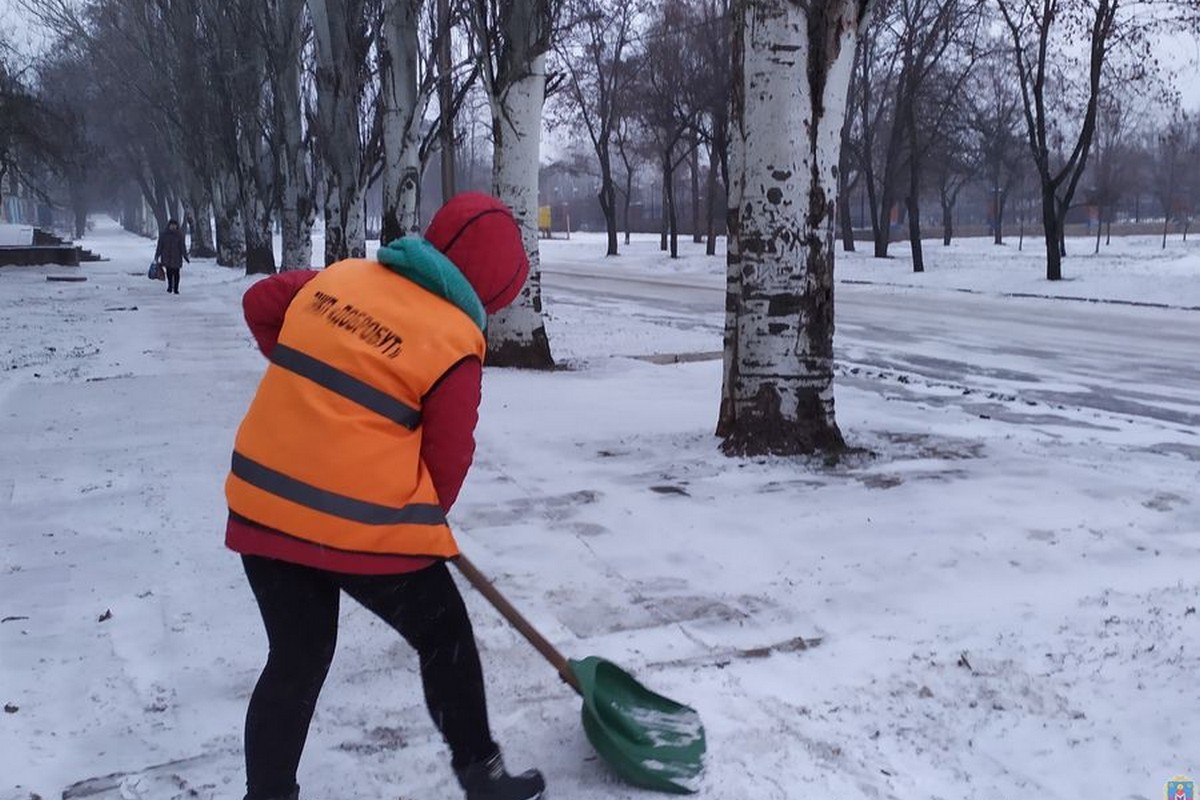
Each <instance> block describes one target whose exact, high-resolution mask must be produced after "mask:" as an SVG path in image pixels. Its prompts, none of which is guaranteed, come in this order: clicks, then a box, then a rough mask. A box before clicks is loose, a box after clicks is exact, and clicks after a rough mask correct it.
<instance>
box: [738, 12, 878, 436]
mask: <svg viewBox="0 0 1200 800" xmlns="http://www.w3.org/2000/svg"><path fill="white" fill-rule="evenodd" d="M869 2H870V0H830V1H829V2H826V3H812V4H808V5H807V6H805V5H802V4H798V3H794V2H790V0H739V2H736V3H735V4H734V10H733V70H734V80H733V91H732V98H731V108H732V119H731V122H732V138H731V142H730V144H731V147H730V187H729V195H730V196H729V244H728V260H727V263H728V294H727V299H726V322H725V364H724V384H723V386H722V390H721V407H720V415H719V421H718V425H717V435H719V436H721V437H722V438H723V439H724V449H725V451H726V452H727V453H729V454H743V455H750V454H762V453H773V454H795V453H809V452H813V451H818V450H824V451H838V450H840V449H842V448H843V447H844V446H845V445H844V442H843V440H842V435H841V432H840V431H839V430H838V426H837V422H836V420H835V417H834V405H833V371H834V362H833V255H834V223H835V219H836V214H835V202H834V200H835V197H836V194H837V164H838V156H839V148H840V144H841V130H842V123H843V119H844V116H845V113H846V96H847V90H848V87H849V81H850V71H851V69H852V66H853V61H854V46H855V41H856V38H857V35H858V33H859V30H860V28H861V26H862V24H863V20H864V18H865V14H866V10H867V5H868V3H869Z"/></svg>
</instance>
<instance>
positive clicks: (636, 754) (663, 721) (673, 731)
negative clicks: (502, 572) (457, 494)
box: [454, 555, 704, 794]
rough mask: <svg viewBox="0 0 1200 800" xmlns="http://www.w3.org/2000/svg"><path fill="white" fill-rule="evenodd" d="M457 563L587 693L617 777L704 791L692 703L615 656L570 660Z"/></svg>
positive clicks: (593, 737)
mask: <svg viewBox="0 0 1200 800" xmlns="http://www.w3.org/2000/svg"><path fill="white" fill-rule="evenodd" d="M454 564H455V566H457V567H458V570H459V572H461V573H462V574H463V577H465V578H466V579H467V580H468V581H470V583H471V585H472V586H474V587H475V589H476V590H478V591H479V593H480V594H482V595H483V596H484V597H486V598H487V600H488V602H490V603H491V604H492V605H493V606H494V607H495V608H496V610H497V611H499V612H500V614H501V615H502V616H503V617H504V618H505V619H506V620H508V621H509V623H511V624H512V626H513V627H514V628H516V629H517V630H518V631H519V632H520V633H521V635H522V636H524V637H525V638H526V639H528V640H529V643H530V644H532V645H533V646H534V647H535V648H536V649H537V651H538V652H539V653H541V654H542V655H543V656H544V657H545V658H546V660H547V661H549V662H550V663H551V664H552V665H553V666H554V668H555V669H557V670H558V674H559V675H560V676H562V679H563V680H564V681H566V682H567V683H568V684H569V685H570V686H571V688H572V689H574V690H575V691H576V692H578V693H579V696H580V697H582V698H583V709H582V710H581V712H580V713H581V716H582V718H583V730H584V732H585V733H586V734H587V738H588V741H590V742H591V743H592V747H594V748H596V752H597V753H599V754H600V756H601V757H602V758H603V759H604V760H605V761H607V762H608V764H609V766H611V767H612V768H613V770H614V771H615V772H616V773H617V774H618V775H620V776H621V777H622V778H624V779H625V780H627V781H629V782H630V783H632V784H634V785H635V786H641V787H643V788H646V789H655V790H657V791H660V792H670V793H672V794H690V793H692V792H695V791H696V790H697V789H699V783H700V773H701V772H702V771H703V770H704V725H703V724H702V723H701V722H700V715H699V714H697V713H696V711H695V709H692V708H689V707H687V706H685V705H681V704H680V703H676V702H675V701H674V700H670V699H668V698H666V697H663V696H662V695H659V694H655V693H654V692H652V691H650V690H649V689H647V688H646V687H644V686H642V685H641V684H640V683H638V682H637V681H636V680H634V679H633V676H631V675H629V673H627V672H625V671H624V670H622V669H621V668H620V667H618V666H617V665H616V664H613V663H612V662H610V661H605V660H604V659H602V658H597V657H596V656H588V657H587V658H584V659H580V660H578V661H577V660H575V659H571V660H570V661H568V660H567V659H566V658H564V657H563V655H562V654H561V653H559V652H558V650H556V649H554V645H552V644H550V642H548V641H546V639H545V637H543V636H542V635H541V634H540V633H538V632H537V630H536V629H534V627H533V626H532V625H530V624H529V621H528V620H526V619H525V618H524V617H523V616H521V614H520V612H518V611H517V610H516V609H515V608H513V606H512V604H511V603H509V602H508V600H506V599H505V598H504V595H502V594H500V591H499V590H498V589H496V587H495V586H493V585H492V583H491V581H489V580H488V579H487V578H486V577H484V575H483V573H481V572H480V571H479V570H478V569H476V568H475V565H474V564H472V563H471V562H470V560H468V559H467V557H466V556H463V555H459V556H458V557H456V558H455V559H454Z"/></svg>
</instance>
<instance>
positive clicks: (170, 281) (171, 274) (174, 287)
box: [166, 267, 179, 294]
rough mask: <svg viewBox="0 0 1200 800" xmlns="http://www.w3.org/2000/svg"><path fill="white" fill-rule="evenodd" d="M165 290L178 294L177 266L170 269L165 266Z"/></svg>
mask: <svg viewBox="0 0 1200 800" xmlns="http://www.w3.org/2000/svg"><path fill="white" fill-rule="evenodd" d="M166 272H167V291H168V292H174V293H175V294H179V267H176V268H174V269H171V268H170V267H167V269H166Z"/></svg>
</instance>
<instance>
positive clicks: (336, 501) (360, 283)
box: [225, 259, 486, 558]
mask: <svg viewBox="0 0 1200 800" xmlns="http://www.w3.org/2000/svg"><path fill="white" fill-rule="evenodd" d="M485 349H486V345H485V342H484V338H483V333H482V332H481V331H480V330H479V328H478V327H477V326H476V325H475V323H474V322H473V321H472V320H471V318H470V317H468V316H467V314H465V313H464V312H463V311H461V310H460V309H459V308H458V307H457V306H455V305H454V304H452V303H451V302H450V301H448V300H445V299H443V298H442V297H440V296H438V295H436V294H434V293H432V292H429V291H426V290H425V289H423V288H421V287H420V286H418V285H417V284H416V283H413V282H412V281H410V280H408V279H406V278H404V277H401V276H400V275H397V274H395V273H393V272H391V271H390V270H388V269H387V268H386V267H384V266H382V265H380V264H379V263H377V262H374V261H367V260H365V259H349V260H346V261H340V262H338V263H336V264H333V265H331V266H329V267H327V268H326V269H324V270H322V271H321V273H320V274H319V275H317V276H316V277H314V278H313V279H312V280H310V281H308V282H307V283H306V284H304V287H303V288H302V289H301V290H300V292H299V293H297V295H296V297H295V298H294V299H293V300H292V302H291V304H290V305H289V306H288V309H287V313H286V315H285V316H284V321H283V327H282V330H281V331H280V334H279V339H278V343H277V344H276V346H275V349H274V350H273V351H272V353H271V364H270V365H269V366H268V367H267V372H266V375H264V376H263V379H262V383H261V384H259V387H258V392H257V394H255V396H254V400H253V402H252V403H251V404H250V410H249V411H247V412H246V417H245V419H244V420H243V421H242V424H241V427H240V428H239V429H238V433H237V439H236V441H235V443H234V452H233V466H232V469H231V471H230V474H229V477H228V479H227V480H226V482H225V496H226V498H227V499H228V502H229V508H230V510H231V511H233V512H234V513H235V514H239V515H241V516H242V517H245V518H246V519H248V520H250V521H252V522H255V523H258V524H259V525H263V526H266V527H268V528H274V529H275V530H278V531H282V532H283V533H285V534H289V535H291V536H295V537H298V538H300V539H304V540H306V541H309V542H313V543H316V544H320V545H323V546H327V547H331V548H336V549H339V550H344V551H348V552H356V553H375V554H380V553H382V554H389V555H413V556H434V557H439V558H450V557H453V556H455V555H457V554H458V545H457V544H456V543H455V541H454V535H453V534H452V533H451V531H450V527H449V526H448V525H447V524H446V518H445V515H444V514H443V513H442V508H441V505H440V504H439V503H438V497H437V492H436V490H435V489H434V486H433V481H432V480H431V478H430V475H429V471H428V470H427V469H426V467H425V464H424V462H423V461H422V460H421V401H422V398H423V397H424V396H425V395H426V393H428V392H429V390H430V389H432V388H433V386H434V384H435V383H436V382H437V381H438V379H439V378H441V377H442V376H443V375H444V374H445V373H446V371H447V370H449V369H450V368H451V367H453V366H454V365H455V364H457V363H458V362H459V361H461V360H462V359H463V358H467V357H471V356H474V357H476V358H479V359H480V361H482V360H483V356H484V352H485Z"/></svg>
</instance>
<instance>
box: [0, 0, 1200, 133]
mask: <svg viewBox="0 0 1200 800" xmlns="http://www.w3.org/2000/svg"><path fill="white" fill-rule="evenodd" d="M31 1H32V2H35V3H36V2H37V0H31ZM25 2H26V0H0V31H3V34H4V36H5V37H6V38H7V39H8V40H9V43H10V44H12V45H15V46H16V47H17V48H18V49H19V50H20V52H22V53H26V54H30V53H36V52H39V51H40V50H42V49H43V48H44V47H47V46H48V45H49V36H48V35H47V33H46V31H44V30H43V29H42V28H41V26H40V23H38V22H37V21H36V20H35V19H34V18H33V16H32V15H31V14H30V13H29V12H28V11H27V10H26V9H25V7H24V3H25ZM1155 54H1156V55H1157V56H1158V58H1159V60H1160V61H1161V63H1162V64H1163V66H1164V67H1165V68H1166V69H1167V70H1168V71H1169V72H1170V73H1171V74H1172V78H1171V80H1172V83H1174V84H1175V87H1176V88H1177V89H1178V90H1179V92H1180V95H1181V96H1182V98H1183V103H1184V106H1185V108H1187V109H1189V110H1192V111H1200V37H1197V36H1196V34H1194V33H1179V34H1175V35H1166V36H1163V37H1162V38H1161V44H1160V46H1159V47H1157V48H1155Z"/></svg>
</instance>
